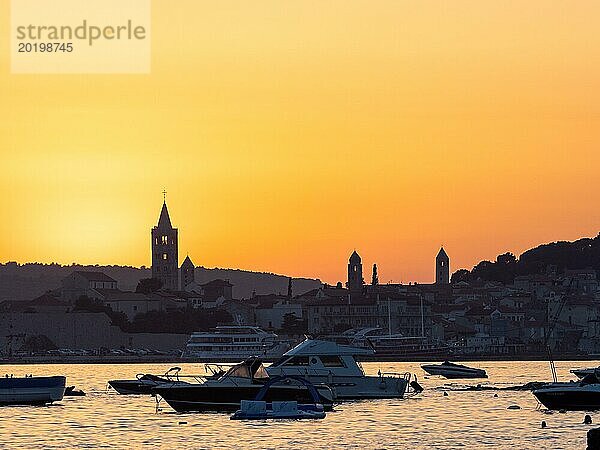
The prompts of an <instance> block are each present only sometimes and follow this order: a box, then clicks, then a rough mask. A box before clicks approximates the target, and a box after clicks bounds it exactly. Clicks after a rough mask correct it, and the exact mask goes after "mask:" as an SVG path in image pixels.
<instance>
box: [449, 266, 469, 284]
mask: <svg viewBox="0 0 600 450" xmlns="http://www.w3.org/2000/svg"><path fill="white" fill-rule="evenodd" d="M470 277H471V272H469V271H468V270H467V269H459V270H457V271H456V272H454V273H453V274H452V277H451V278H450V283H452V284H454V283H460V282H461V281H466V282H467V283H468V282H469V279H470Z"/></svg>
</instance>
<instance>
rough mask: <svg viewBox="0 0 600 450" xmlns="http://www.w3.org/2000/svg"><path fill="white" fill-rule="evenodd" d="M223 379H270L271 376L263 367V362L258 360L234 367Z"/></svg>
mask: <svg viewBox="0 0 600 450" xmlns="http://www.w3.org/2000/svg"><path fill="white" fill-rule="evenodd" d="M223 377H224V378H225V377H237V378H258V379H261V378H269V374H268V373H267V370H266V369H265V366H263V364H262V362H260V360H258V359H254V360H247V361H244V362H243V363H241V364H238V365H236V366H233V367H232V368H231V369H229V370H228V371H227V373H225V375H223Z"/></svg>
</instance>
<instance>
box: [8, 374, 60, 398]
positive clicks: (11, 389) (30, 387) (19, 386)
mask: <svg viewBox="0 0 600 450" xmlns="http://www.w3.org/2000/svg"><path fill="white" fill-rule="evenodd" d="M66 381H67V380H66V378H65V377H63V376H56V377H32V378H0V405H45V404H48V403H53V402H57V401H60V400H62V398H63V396H64V393H65V386H66Z"/></svg>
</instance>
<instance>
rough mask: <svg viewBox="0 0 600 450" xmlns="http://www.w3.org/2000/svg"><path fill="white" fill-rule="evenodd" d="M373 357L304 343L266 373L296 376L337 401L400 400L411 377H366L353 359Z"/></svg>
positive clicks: (317, 342)
mask: <svg viewBox="0 0 600 450" xmlns="http://www.w3.org/2000/svg"><path fill="white" fill-rule="evenodd" d="M373 353H374V351H373V350H372V349H367V348H358V347H350V346H347V345H340V344H337V343H335V342H332V341H323V340H317V339H306V340H305V341H303V342H301V343H300V344H298V345H297V346H296V347H294V348H292V349H291V350H290V351H288V352H286V353H285V355H283V357H281V359H279V360H278V361H276V362H275V363H273V364H272V365H271V366H269V367H267V372H268V373H269V375H270V376H286V375H298V376H302V377H304V378H306V379H307V380H308V381H310V382H311V383H313V384H318V383H323V384H327V385H328V386H329V387H331V388H332V390H333V392H334V395H335V398H336V400H351V399H371V398H402V397H403V396H404V394H405V393H406V391H407V388H408V386H409V382H410V379H411V374H410V373H405V374H397V373H381V372H379V374H378V375H377V376H373V375H366V374H365V371H364V370H363V368H362V366H361V364H360V362H358V361H357V360H356V357H360V356H370V355H373ZM415 382H416V380H415ZM413 386H414V387H417V386H418V384H413ZM418 388H420V386H419V387H418ZM417 390H418V389H417ZM421 390H422V389H421Z"/></svg>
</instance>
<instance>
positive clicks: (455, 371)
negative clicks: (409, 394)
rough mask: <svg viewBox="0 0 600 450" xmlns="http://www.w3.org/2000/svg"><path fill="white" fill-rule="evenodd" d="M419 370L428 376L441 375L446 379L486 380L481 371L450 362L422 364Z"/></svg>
mask: <svg viewBox="0 0 600 450" xmlns="http://www.w3.org/2000/svg"><path fill="white" fill-rule="evenodd" d="M421 368H422V369H423V370H424V371H425V372H427V373H428V374H429V375H441V376H443V377H445V378H448V379H458V378H487V374H486V373H485V370H483V369H475V368H473V367H467V366H463V365H461V364H454V363H451V362H450V361H444V362H443V363H442V364H423V365H422V366H421Z"/></svg>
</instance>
